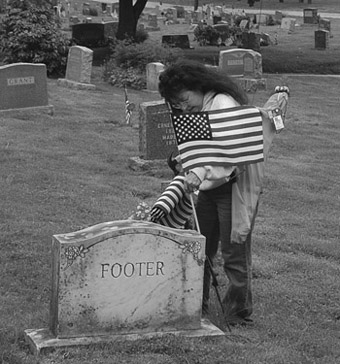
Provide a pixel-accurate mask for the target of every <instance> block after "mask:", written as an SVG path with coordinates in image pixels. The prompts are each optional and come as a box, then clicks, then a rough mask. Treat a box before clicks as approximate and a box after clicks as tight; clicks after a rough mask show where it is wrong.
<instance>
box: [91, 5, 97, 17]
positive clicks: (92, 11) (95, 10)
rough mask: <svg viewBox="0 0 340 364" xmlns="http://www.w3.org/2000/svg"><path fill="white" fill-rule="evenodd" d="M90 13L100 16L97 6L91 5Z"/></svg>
mask: <svg viewBox="0 0 340 364" xmlns="http://www.w3.org/2000/svg"><path fill="white" fill-rule="evenodd" d="M89 15H91V16H98V10H97V8H94V7H90V9H89Z"/></svg>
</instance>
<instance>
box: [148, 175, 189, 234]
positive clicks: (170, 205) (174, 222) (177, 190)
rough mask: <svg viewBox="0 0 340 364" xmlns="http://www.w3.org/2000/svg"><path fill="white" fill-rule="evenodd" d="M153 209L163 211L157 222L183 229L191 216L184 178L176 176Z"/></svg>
mask: <svg viewBox="0 0 340 364" xmlns="http://www.w3.org/2000/svg"><path fill="white" fill-rule="evenodd" d="M154 207H158V208H160V209H162V210H163V211H165V213H166V214H165V216H164V217H162V218H161V219H160V220H159V223H160V224H161V225H164V226H169V227H172V228H176V229H183V228H184V226H185V224H186V222H187V221H188V220H189V219H190V217H191V215H192V206H191V201H190V199H189V198H188V197H187V196H186V195H185V192H184V176H181V175H178V176H176V177H175V178H174V179H173V180H172V181H171V183H170V184H169V186H168V187H167V188H166V189H165V191H164V192H163V193H162V195H161V196H160V197H159V198H158V200H157V201H156V203H155V204H154Z"/></svg>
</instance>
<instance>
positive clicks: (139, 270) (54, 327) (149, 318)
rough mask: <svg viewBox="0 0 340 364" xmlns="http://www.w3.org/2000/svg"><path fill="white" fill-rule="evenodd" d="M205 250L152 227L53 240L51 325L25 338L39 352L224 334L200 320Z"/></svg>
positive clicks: (179, 234) (127, 225) (189, 237)
mask: <svg viewBox="0 0 340 364" xmlns="http://www.w3.org/2000/svg"><path fill="white" fill-rule="evenodd" d="M204 251H205V238H204V237H203V236H202V235H200V234H199V233H197V232H196V231H193V230H178V229H171V228H166V227H162V226H160V225H156V224H154V223H150V222H146V221H136V220H121V221H112V222H106V223H101V224H98V225H95V226H91V227H89V228H86V229H83V230H80V231H76V232H73V233H67V234H59V235H55V236H54V237H53V241H52V292H51V304H50V325H49V328H48V329H40V330H34V329H28V330H25V338H26V340H27V341H28V343H29V344H30V346H31V349H32V351H34V352H35V353H39V352H40V351H41V350H42V349H44V348H47V347H62V346H70V345H82V344H86V345H89V344H91V343H98V342H109V341H115V340H118V339H121V340H127V339H131V338H138V337H143V336H144V335H145V337H150V336H151V337H152V336H159V335H162V334H168V333H172V334H182V335H187V336H208V335H221V334H223V333H222V332H221V331H220V330H218V329H217V328H216V327H214V326H213V325H211V324H210V322H209V324H210V325H209V327H207V325H206V324H205V321H204V320H202V319H201V305H202V287H203V270H204V259H205V254H204ZM136 335H138V336H136Z"/></svg>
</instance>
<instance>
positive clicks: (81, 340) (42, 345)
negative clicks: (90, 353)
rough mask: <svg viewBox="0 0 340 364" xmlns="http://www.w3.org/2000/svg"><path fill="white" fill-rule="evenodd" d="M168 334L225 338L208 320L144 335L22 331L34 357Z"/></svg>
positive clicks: (42, 330) (41, 330)
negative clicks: (64, 336)
mask: <svg viewBox="0 0 340 364" xmlns="http://www.w3.org/2000/svg"><path fill="white" fill-rule="evenodd" d="M169 334H171V335H178V336H184V337H188V338H195V337H203V336H221V337H222V336H225V333H224V332H223V331H222V330H220V329H219V328H218V327H216V326H215V325H213V324H212V323H211V322H210V321H209V320H208V319H201V328H200V329H196V330H181V331H171V332H149V333H145V334H128V335H127V334H126V335H103V336H86V337H74V338H67V339H58V338H56V337H54V336H53V334H52V333H51V332H50V330H49V329H38V330H34V329H27V330H25V331H24V335H25V340H26V342H27V343H28V344H29V346H30V349H31V351H32V353H33V354H34V355H39V354H43V353H44V352H46V351H48V349H60V348H65V347H70V346H86V345H93V344H103V343H112V342H118V341H120V342H121V341H132V340H138V339H149V338H153V337H162V336H165V335H169Z"/></svg>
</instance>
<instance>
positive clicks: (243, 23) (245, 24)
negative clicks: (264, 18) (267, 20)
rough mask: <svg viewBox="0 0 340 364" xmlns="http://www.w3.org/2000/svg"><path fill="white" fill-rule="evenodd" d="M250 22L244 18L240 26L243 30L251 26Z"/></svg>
mask: <svg viewBox="0 0 340 364" xmlns="http://www.w3.org/2000/svg"><path fill="white" fill-rule="evenodd" d="M248 23H249V20H247V19H242V20H241V22H240V28H241V29H242V30H244V29H246V28H247V27H248V28H249V26H248Z"/></svg>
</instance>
